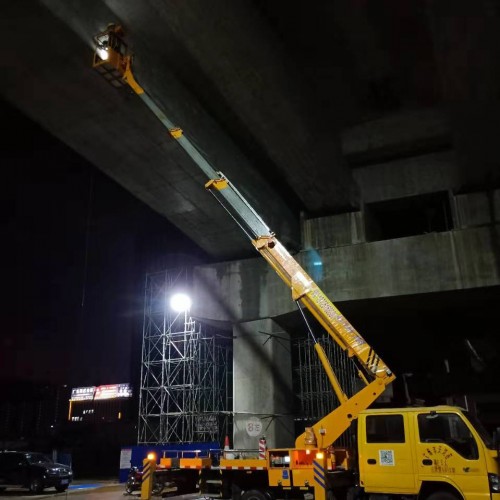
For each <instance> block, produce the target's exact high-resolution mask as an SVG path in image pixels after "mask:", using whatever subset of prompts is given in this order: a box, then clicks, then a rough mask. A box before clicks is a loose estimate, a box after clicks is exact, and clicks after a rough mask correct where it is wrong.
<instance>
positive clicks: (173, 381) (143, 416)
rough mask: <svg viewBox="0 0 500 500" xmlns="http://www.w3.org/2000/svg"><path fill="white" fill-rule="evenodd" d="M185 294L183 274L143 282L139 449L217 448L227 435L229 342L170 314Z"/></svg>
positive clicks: (177, 272)
mask: <svg viewBox="0 0 500 500" xmlns="http://www.w3.org/2000/svg"><path fill="white" fill-rule="evenodd" d="M186 288H187V270H186V269H176V270H169V271H165V272H162V273H155V274H149V275H147V277H146V294H145V307H144V326H143V343H142V368H141V389H140V399H139V425H138V437H137V441H138V444H165V443H192V442H200V441H205V442H206V441H218V442H221V441H222V439H223V438H224V436H225V435H226V434H227V433H228V431H229V429H228V426H229V425H230V411H231V409H232V408H230V394H231V392H232V391H231V390H230V389H231V388H230V384H231V373H230V366H231V365H230V363H231V357H230V356H231V340H230V339H229V340H228V338H227V337H226V336H224V335H221V334H220V333H219V332H218V331H217V330H215V329H213V328H211V327H209V326H206V325H204V326H202V325H201V324H200V323H198V322H195V321H194V320H193V319H192V318H191V317H189V314H188V312H182V313H174V312H173V311H171V310H170V308H169V306H168V301H169V298H170V296H171V295H172V294H173V293H175V292H178V291H179V289H183V290H186Z"/></svg>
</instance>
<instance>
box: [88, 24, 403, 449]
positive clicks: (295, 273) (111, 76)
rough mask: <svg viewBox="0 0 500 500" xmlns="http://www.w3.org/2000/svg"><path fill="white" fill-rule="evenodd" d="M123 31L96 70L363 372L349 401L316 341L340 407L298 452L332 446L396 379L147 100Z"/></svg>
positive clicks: (105, 47)
mask: <svg viewBox="0 0 500 500" xmlns="http://www.w3.org/2000/svg"><path fill="white" fill-rule="evenodd" d="M122 36H123V30H122V29H121V27H120V26H117V25H109V26H108V28H107V29H106V30H105V31H104V32H102V33H100V34H99V35H97V36H96V37H95V41H96V44H97V48H96V52H95V55H94V68H96V69H97V70H98V71H99V72H100V73H101V74H102V75H103V76H104V77H105V78H106V79H107V80H108V81H109V82H110V83H111V84H112V85H114V86H123V85H128V86H130V88H131V89H132V90H133V91H134V92H135V93H136V94H137V95H138V96H139V97H140V98H141V99H142V100H143V102H144V103H145V104H146V106H148V108H149V109H150V110H151V111H152V112H153V113H154V114H155V115H156V117H157V118H158V119H159V120H160V121H161V122H162V123H163V125H164V126H165V127H166V128H167V129H168V131H169V133H170V135H171V136H172V137H173V138H174V139H176V140H177V142H178V143H179V145H180V146H181V147H182V148H183V149H184V150H185V151H186V153H187V154H188V155H189V156H190V157H191V159H192V160H193V161H194V162H195V163H196V164H197V165H198V167H200V169H201V170H202V171H203V172H204V173H205V175H206V176H207V177H208V178H209V179H210V180H209V181H208V182H207V183H206V185H205V187H206V188H207V189H208V190H209V191H210V192H211V193H212V194H213V195H214V196H215V197H216V198H217V200H218V201H219V203H220V204H221V205H222V206H223V207H224V208H225V209H226V210H227V212H228V213H229V214H230V215H231V217H232V218H233V219H234V220H235V221H236V222H237V223H238V224H239V226H240V227H241V228H242V229H243V231H244V232H245V234H246V235H247V236H248V237H249V239H250V240H251V242H252V244H253V245H254V247H255V248H256V250H257V251H258V252H259V253H260V254H261V255H262V256H263V257H264V258H265V259H266V260H267V262H269V264H270V265H271V267H272V268H273V269H274V270H275V271H276V272H277V274H278V275H279V277H280V278H281V279H282V280H283V281H284V282H285V284H286V285H287V286H288V287H289V288H290V290H291V292H292V298H293V300H294V301H296V302H297V305H298V306H299V309H300V311H301V312H302V314H303V308H304V307H305V308H306V309H308V310H309V311H310V312H311V314H312V315H313V316H314V317H315V318H316V319H317V320H318V321H319V323H320V324H321V325H322V326H323V327H324V328H325V330H326V331H327V332H328V334H329V335H330V336H331V337H332V338H333V340H334V341H335V342H336V343H337V344H338V345H339V346H340V347H341V348H342V349H343V350H345V351H347V354H348V356H349V357H351V358H355V359H356V360H357V364H358V365H359V366H360V369H359V370H358V375H359V377H360V378H361V380H362V381H363V382H364V384H365V387H364V388H363V389H361V390H360V391H358V392H357V393H356V394H354V395H353V396H352V397H350V398H348V397H347V395H346V394H345V393H344V391H343V390H342V387H341V386H340V384H339V381H338V379H337V377H336V375H335V373H334V371H333V369H332V367H331V364H330V362H329V361H328V358H327V356H326V354H325V352H324V350H323V348H322V347H321V345H320V344H319V343H318V342H317V340H316V338H315V337H314V335H313V333H312V331H310V334H311V336H312V338H313V341H314V347H315V350H316V352H317V354H318V357H319V359H320V361H321V363H322V365H323V367H324V369H325V372H326V374H327V376H328V379H329V381H330V383H331V385H332V388H333V390H334V391H335V394H336V396H337V398H338V399H339V402H340V405H339V406H338V407H337V408H336V409H335V410H333V411H332V412H331V413H330V414H328V415H327V416H325V417H324V418H322V419H321V420H320V421H319V422H317V423H316V424H314V425H313V426H312V431H313V434H314V440H313V441H312V442H311V439H310V436H309V435H307V436H306V433H304V434H302V435H300V436H299V437H298V438H297V440H296V447H297V448H304V447H307V446H319V447H321V448H326V447H327V446H329V445H331V444H332V443H333V442H334V441H335V440H336V439H337V438H338V437H339V436H340V435H341V434H342V433H343V432H344V431H345V430H346V429H347V428H348V427H349V426H350V425H351V422H352V420H353V419H355V418H356V417H357V415H358V414H359V412H361V411H363V410H365V409H366V408H368V407H369V406H370V405H371V403H373V402H374V401H375V400H376V399H377V397H378V396H379V395H380V394H381V393H382V392H383V391H384V389H385V388H386V387H387V386H388V385H389V384H390V383H391V382H392V381H393V380H394V379H395V376H394V374H393V373H392V372H391V370H390V369H389V368H388V367H387V365H386V364H385V363H384V362H383V361H382V359H380V357H379V356H378V355H377V354H376V353H375V351H374V350H373V348H372V347H370V346H369V345H368V343H367V342H366V341H365V340H364V339H363V337H362V336H361V335H360V334H359V333H358V332H357V331H356V330H355V329H354V327H353V326H352V325H351V324H350V323H349V322H348V321H347V319H346V318H345V317H344V316H343V315H342V313H341V312H340V311H339V310H338V309H337V308H336V307H335V306H334V305H333V303H332V302H331V301H330V300H329V299H328V297H327V296H326V295H325V294H324V293H323V292H322V291H321V289H320V288H319V287H318V285H317V284H316V283H315V282H314V281H313V280H312V279H311V277H310V276H309V275H308V274H307V273H306V272H305V271H304V269H302V267H301V266H300V264H299V263H298V262H297V261H296V260H295V258H294V257H293V256H292V255H291V254H290V253H289V252H288V251H287V250H286V248H285V247H284V246H283V245H282V244H281V243H280V242H279V241H278V239H277V238H276V236H275V235H274V233H273V232H272V231H271V230H270V229H269V227H268V226H267V225H266V223H265V222H264V221H263V220H262V218H261V217H260V216H259V214H258V213H257V212H256V211H255V210H254V209H253V208H252V206H251V205H250V204H249V203H248V202H247V201H246V199H245V198H244V197H243V195H242V194H241V193H240V192H239V191H238V190H237V189H236V188H235V187H234V186H233V185H232V184H231V183H230V182H229V180H228V179H227V178H226V177H225V176H224V175H223V174H222V173H221V172H218V171H216V170H215V169H214V168H213V167H212V166H211V165H210V163H209V162H208V161H207V160H206V159H205V157H204V156H203V155H202V154H201V153H200V152H199V151H198V150H197V148H196V147H195V146H194V145H193V144H192V143H191V141H190V140H189V139H188V138H187V137H185V136H184V134H183V131H182V130H181V128H179V127H177V126H175V124H174V123H173V122H172V121H171V120H170V119H169V118H168V117H167V116H166V115H165V114H164V113H163V111H162V110H161V109H160V108H159V107H158V106H157V105H156V103H155V102H154V101H153V100H152V99H151V98H150V97H149V96H148V95H147V94H146V92H145V91H144V89H143V88H142V87H141V86H140V85H139V84H138V83H137V81H136V80H135V78H134V75H133V74H132V69H131V62H132V56H131V55H129V54H128V50H127V47H126V45H125V43H124V42H123V40H122Z"/></svg>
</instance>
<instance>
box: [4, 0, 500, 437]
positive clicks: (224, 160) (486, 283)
mask: <svg viewBox="0 0 500 500" xmlns="http://www.w3.org/2000/svg"><path fill="white" fill-rule="evenodd" d="M370 5H371V4H370ZM0 14H1V15H0V39H1V45H0V51H1V58H0V60H1V63H0V64H1V67H2V75H3V77H2V79H1V80H0V93H1V95H2V97H3V98H4V99H6V100H8V101H9V102H11V103H12V104H14V105H15V106H16V107H17V108H18V109H20V110H21V111H22V112H23V113H25V114H26V115H28V116H29V117H30V118H31V119H33V120H34V121H35V122H37V123H39V124H40V125H42V127H44V128H45V129H46V130H48V131H49V132H51V133H52V134H53V135H55V136H56V137H58V138H59V139H60V140H61V141H63V142H65V143H66V144H68V145H69V146H70V147H71V148H73V149H74V150H75V151H77V152H78V153H79V154H81V155H82V156H84V157H85V158H87V159H88V160H89V161H90V162H91V163H93V164H94V165H96V166H97V167H98V168H99V169H101V170H102V171H103V172H105V173H106V174H108V175H109V176H110V177H112V178H113V179H114V180H116V181H117V182H118V183H119V184H121V185H122V186H123V187H125V188H126V189H127V190H129V191H130V192H131V193H133V194H134V195H135V196H136V197H137V198H139V199H140V200H142V201H143V202H145V203H147V204H148V205H149V206H150V207H152V208H153V209H154V210H156V211H157V212H159V213H160V214H162V215H164V216H165V217H166V218H167V219H168V220H169V221H171V222H172V223H173V224H175V225H176V226H177V227H179V228H180V229H181V230H182V231H183V232H184V233H186V234H187V235H188V236H189V237H190V238H191V239H192V240H193V241H195V242H196V243H197V244H198V245H199V246H200V247H201V248H203V249H204V250H205V251H206V252H207V253H208V254H210V255H211V256H212V257H213V258H214V259H216V260H218V261H221V263H220V264H213V265H208V266H200V267H198V268H197V269H195V271H194V275H195V282H196V284H197V287H196V288H197V293H198V294H199V296H200V298H202V300H200V301H199V303H200V304H203V305H202V306H199V307H198V310H197V311H196V312H195V315H196V316H198V317H200V318H205V319H210V320H212V321H219V322H221V324H222V323H227V324H237V325H238V326H237V327H235V328H236V329H237V331H238V332H240V333H238V334H237V335H236V336H238V335H240V337H241V332H242V331H243V332H244V331H245V328H244V327H243V326H242V325H246V326H247V327H248V328H250V330H252V329H253V330H255V329H256V328H257V329H258V328H263V327H262V324H263V323H262V321H264V322H266V321H271V323H265V324H266V325H267V327H268V328H269V329H270V330H272V331H275V330H276V329H279V328H280V327H282V328H286V329H287V330H288V333H289V334H291V335H292V336H293V335H294V334H295V327H294V326H293V325H294V324H295V319H296V318H295V316H294V313H292V309H293V303H292V301H291V299H290V297H289V294H288V291H287V290H286V288H285V287H284V285H282V284H281V283H280V282H279V280H278V278H277V277H276V276H274V274H273V271H272V270H271V269H269V268H267V267H266V264H265V263H264V262H263V261H262V262H261V261H260V260H259V259H258V258H256V259H248V257H250V256H252V255H254V254H253V253H252V249H251V245H250V244H249V243H248V242H247V241H246V238H245V236H244V235H243V233H241V232H240V229H239V228H237V227H236V226H235V225H233V223H232V222H231V221H230V220H229V219H228V216H227V214H225V213H224V212H223V211H222V209H220V208H219V207H218V206H216V205H215V203H214V202H213V200H212V198H211V197H210V196H208V195H207V194H206V193H204V191H203V184H204V182H205V179H204V177H203V175H202V173H201V172H200V171H199V170H198V168H197V167H196V166H195V165H194V164H193V162H192V161H191V160H190V159H189V158H188V157H187V155H186V154H185V153H184V152H183V151H182V150H181V149H180V148H179V147H178V145H177V144H176V142H175V141H174V140H173V139H171V138H170V137H169V136H168V135H167V134H166V131H165V129H164V128H163V127H162V126H161V124H160V123H159V122H158V121H157V119H156V118H155V117H154V116H153V115H152V114H151V113H150V112H149V111H148V110H147V109H146V107H145V106H144V105H143V104H142V103H141V102H140V100H139V99H138V98H137V96H135V95H133V94H132V93H130V92H128V91H126V90H120V91H118V90H117V89H115V88H113V87H111V86H110V85H108V84H106V83H105V82H104V81H103V80H102V78H101V77H100V76H99V75H98V74H97V73H96V72H94V71H93V70H92V68H91V61H92V54H93V41H92V38H93V36H94V35H95V34H96V33H98V32H99V31H102V30H103V29H104V28H105V27H106V26H107V24H108V23H110V22H114V23H120V24H122V25H123V26H124V28H125V30H126V33H127V42H128V43H129V45H130V47H131V49H132V51H133V53H134V54H135V57H134V71H135V76H136V78H137V80H138V81H139V82H140V84H141V85H142V86H143V87H144V88H145V89H146V91H147V92H148V94H149V95H150V96H151V97H152V98H153V99H154V100H155V101H156V102H157V104H158V105H159V106H160V107H161V108H162V109H163V110H164V111H165V112H166V113H167V114H168V115H169V116H170V117H171V118H172V120H173V121H174V122H176V123H178V124H179V126H181V127H182V128H183V129H184V131H185V133H186V134H187V135H189V137H190V138H191V139H192V140H193V142H195V143H196V145H197V146H198V148H199V149H200V151H202V152H203V154H204V155H205V156H206V157H207V158H208V159H209V161H210V162H211V163H212V164H213V165H214V166H215V168H217V169H219V170H221V171H223V172H224V173H225V174H227V175H228V177H229V178H230V179H231V180H232V181H233V182H234V184H235V185H236V186H237V187H238V188H239V189H240V190H241V191H242V192H243V193H244V194H245V196H247V197H248V199H249V200H250V202H251V203H252V204H253V205H254V206H255V208H256V209H257V210H258V212H259V213H260V214H261V215H262V217H263V218H264V219H265V220H266V222H268V224H269V226H270V227H271V228H272V229H273V230H274V231H275V232H276V233H277V234H278V236H279V237H280V239H281V240H282V241H283V242H284V243H285V244H286V245H287V246H288V247H289V248H290V249H291V250H293V251H297V252H299V253H298V258H299V260H301V262H303V264H304V266H305V267H306V269H308V270H309V271H310V273H311V274H312V275H313V277H315V278H316V279H317V280H318V283H319V284H320V286H321V287H322V288H324V290H325V292H326V293H327V294H328V295H329V296H330V297H332V299H333V300H334V301H338V302H340V303H342V304H343V305H344V304H345V306H346V308H347V310H348V311H349V312H350V313H352V315H353V316H354V319H355V320H354V321H353V323H355V324H356V321H357V324H360V325H362V326H363V325H366V326H367V327H368V328H369V327H370V325H372V326H373V327H374V328H375V331H376V332H377V333H380V335H382V336H385V344H386V346H388V347H387V349H388V352H390V353H392V354H391V355H392V356H394V357H395V359H396V365H398V366H400V367H401V369H403V370H409V371H417V370H418V367H419V365H421V359H420V358H421V357H423V356H424V355H427V356H429V357H430V358H432V359H433V360H435V359H441V360H442V359H444V357H445V356H446V352H447V347H446V346H448V347H449V346H450V344H451V343H453V342H454V341H455V340H456V339H460V341H461V342H462V341H464V339H469V340H470V339H473V343H474V342H476V343H478V344H481V345H482V344H484V345H485V346H487V345H488V344H489V346H490V349H489V351H490V353H493V354H492V357H491V358H490V359H498V355H499V353H498V341H494V340H493V336H494V334H492V333H491V332H490V331H488V324H489V322H491V321H493V319H496V313H495V311H493V310H492V309H495V308H494V307H490V306H493V304H495V303H496V301H497V300H498V298H499V291H498V290H499V286H500V236H499V220H500V194H499V193H500V192H499V190H498V188H499V186H500V184H499V183H500V149H499V148H498V130H500V93H499V90H498V89H500V70H499V68H500V65H499V64H498V61H499V60H500V31H499V30H498V24H499V22H500V10H499V8H498V5H497V3H496V2H494V1H493V0H477V1H476V2H473V3H472V2H468V1H466V0H459V1H457V0H445V1H443V0H427V1H425V2H421V1H419V0H415V1H411V2H400V1H399V0H388V1H386V2H383V3H380V4H378V5H377V7H376V8H372V7H371V6H369V5H368V3H364V2H351V1H350V0H334V1H330V0H321V1H319V2H315V3H314V4H313V5H309V4H308V5H307V7H306V6H305V5H302V4H297V5H295V4H293V3H290V2H286V1H285V0H276V1H273V2H266V1H264V0H252V1H251V0H248V1H234V0H212V1H211V2H206V1H203V0H185V1H183V2H179V1H175V0H165V1H162V2H160V1H157V0H143V1H141V2H137V1H134V0H103V1H97V0H92V1H89V0H37V1H35V0H30V1H28V0H17V1H15V2H4V4H3V5H2V7H0ZM27 147H29V145H27ZM237 259H240V260H237ZM222 261H224V262H222ZM228 261H230V262H228ZM485 304H486V306H485ZM391 307H392V308H393V312H394V314H395V317H396V318H398V319H397V321H396V324H397V325H398V328H396V330H395V329H394V328H393V326H394V322H393V320H392V319H391V318H392V317H393V316H392V312H391ZM416 317H418V318H419V319H418V321H416V320H415V318H416ZM426 317H430V318H432V321H426ZM291 318H292V319H291ZM448 319H449V320H450V321H449V322H448V321H447V320H448ZM252 325H253V326H252ZM259 325H260V326H259ZM478 325H479V326H478ZM386 326H387V328H386ZM403 330H404V331H403ZM422 330H425V332H424V334H423V336H422V337H419V334H420V333H422ZM387 332H389V333H387ZM364 335H365V336H366V337H368V336H369V334H368V333H366V334H365V333H364ZM435 336H440V337H441V340H440V341H439V342H436V343H435V344H433V343H432V338H433V337H435ZM419 338H422V339H425V343H424V345H425V346H426V347H422V344H420V343H419V340H418V339H419ZM408 339H412V341H411V344H412V345H414V346H417V345H418V346H420V347H419V349H420V351H419V352H420V354H421V356H420V358H419V357H415V358H412V360H411V361H410V360H408V363H409V365H410V366H409V365H408V364H405V362H403V360H401V359H400V358H399V357H398V353H399V355H401V354H400V351H398V348H397V346H399V345H401V344H404V343H406V342H409V341H408ZM429 339H431V340H430V342H431V343H430V344H429V343H428V342H429ZM443 339H444V340H443ZM471 342H472V341H471ZM432 346H435V348H433V347H432ZM268 347H269V346H268ZM434 349H435V352H434ZM486 351H488V349H487V348H486ZM277 352H278V354H276V353H277ZM279 353H281V351H279V350H278V351H273V352H272V353H271V354H270V355H271V357H272V356H275V357H276V356H278V357H279V356H280V355H281V354H279ZM243 356H244V355H243ZM495 356H496V357H495ZM273 359H274V358H273ZM386 361H387V360H386ZM486 361H487V360H486ZM433 362H434V361H433ZM285 369H286V370H287V373H288V374H287V377H288V376H290V373H289V372H290V370H291V368H290V366H289V365H288V364H287V367H286V368H284V370H285ZM484 370H486V371H484ZM484 370H483V372H482V374H483V376H485V374H488V377H489V379H491V378H492V377H493V378H494V368H492V366H491V365H489V366H486V367H485V368H484ZM258 372H259V369H258V366H257V367H256V368H255V371H254V373H258ZM263 373H267V372H265V370H264V371H263ZM240 380H241V384H242V387H244V388H245V390H248V391H251V389H250V388H249V387H247V386H246V385H245V384H246V382H245V380H246V379H245V376H244V374H242V377H241V379H240ZM471 380H473V379H471ZM251 383H252V384H254V385H255V386H256V387H259V384H260V385H262V384H264V383H265V381H264V380H260V381H259V383H257V384H255V380H253V381H252V382H251ZM249 384H250V383H249ZM244 392H245V391H244V390H242V391H241V393H242V394H243V393H244ZM272 392H273V391H270V393H272ZM249 394H250V393H249V392H247V396H245V397H246V401H247V402H248V401H250V400H252V401H253V399H254V396H250V395H249ZM239 404H243V403H241V402H240V403H239ZM283 404H284V403H283V401H282V398H279V397H277V398H276V407H274V409H273V408H267V407H266V409H265V412H271V413H272V411H276V412H278V413H279V412H282V410H283V408H282V406H283ZM280 405H281V406H280ZM278 407H279V408H280V409H279V411H278V409H277V408H278ZM263 411H264V410H263ZM287 425H288V424H287ZM285 427H286V426H285ZM282 430H283V429H282ZM247 444H248V443H247Z"/></svg>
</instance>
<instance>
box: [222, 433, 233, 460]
mask: <svg viewBox="0 0 500 500" xmlns="http://www.w3.org/2000/svg"><path fill="white" fill-rule="evenodd" d="M230 449H231V448H230V447H229V436H226V438H225V439H224V454H223V455H224V458H227V459H229V460H231V459H233V458H234V453H228V451H229V450H230Z"/></svg>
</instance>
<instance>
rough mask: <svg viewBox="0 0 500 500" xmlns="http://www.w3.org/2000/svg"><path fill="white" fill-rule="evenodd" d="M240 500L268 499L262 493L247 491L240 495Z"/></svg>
mask: <svg viewBox="0 0 500 500" xmlns="http://www.w3.org/2000/svg"><path fill="white" fill-rule="evenodd" d="M241 500H268V498H267V496H266V495H265V493H264V492H263V491H260V490H248V491H245V493H243V495H241Z"/></svg>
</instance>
